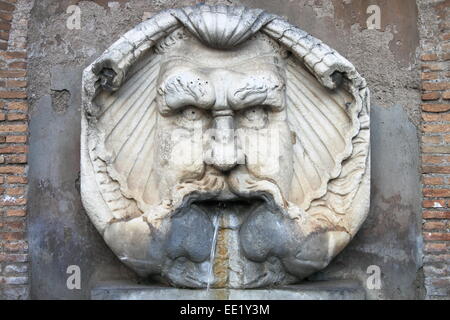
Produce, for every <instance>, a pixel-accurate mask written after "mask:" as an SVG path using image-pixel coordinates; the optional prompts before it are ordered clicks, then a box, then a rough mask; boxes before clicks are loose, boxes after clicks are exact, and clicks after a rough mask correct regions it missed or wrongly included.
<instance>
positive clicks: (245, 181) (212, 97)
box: [81, 6, 370, 288]
mask: <svg viewBox="0 0 450 320" xmlns="http://www.w3.org/2000/svg"><path fill="white" fill-rule="evenodd" d="M368 150H369V94H368V89H367V88H366V85H365V81H364V79H363V78H361V77H360V76H359V74H358V73H357V72H356V70H355V68H354V67H353V65H352V64H351V63H350V62H348V61H347V60H346V59H345V58H343V57H342V56H340V55H339V54H338V53H337V52H335V51H334V50H332V49H331V48H329V47H328V46H326V45H325V44H323V43H322V42H320V41H319V40H317V39H315V38H313V37H311V36H310V35H308V34H306V33H305V32H303V31H302V30H300V29H298V28H297V27H295V26H292V25H290V24H289V23H287V22H286V21H284V20H283V19H281V18H279V17H277V16H274V15H270V14H267V13H265V12H263V11H261V10H257V9H246V8H243V7H226V6H196V7H187V8H181V9H173V10H167V11H163V12H161V13H159V14H157V15H156V16H154V17H153V18H151V19H149V20H147V21H145V22H143V23H141V24H140V25H138V26H137V27H136V28H135V29H133V30H131V31H129V32H128V33H126V34H125V35H124V36H123V37H122V38H121V39H119V40H118V41H117V42H116V43H115V44H114V45H112V46H111V47H110V48H109V49H108V50H107V51H106V52H105V53H104V54H103V55H102V56H101V57H100V58H98V59H97V60H96V61H95V62H94V63H93V64H92V65H91V66H89V67H88V68H87V69H86V70H85V72H84V76H83V112H82V137H81V195H82V199H83V204H84V206H85V208H86V211H87V213H88V215H89V217H90V218H91V220H92V222H93V223H94V225H95V226H96V228H97V229H98V230H99V232H100V233H101V234H102V236H103V237H104V239H105V241H106V242H107V244H108V245H109V246H110V247H111V249H112V250H113V251H114V252H115V253H116V255H117V256H118V257H119V258H120V259H121V260H122V261H123V262H124V263H125V264H126V265H128V266H130V267H131V268H133V269H134V270H135V271H137V272H138V274H140V275H141V276H145V277H148V276H156V277H159V278H161V280H164V281H167V282H169V283H170V284H172V285H174V286H187V287H195V288H202V287H206V286H208V285H211V286H212V287H217V288H222V287H225V288H257V287H264V286H268V285H274V284H288V283H294V282H296V281H298V280H299V279H302V278H304V277H307V276H309V275H310V274H312V273H314V272H315V271H317V270H320V269H322V268H324V267H326V266H327V265H328V263H329V262H330V261H331V259H332V258H333V257H334V256H335V255H336V254H338V253H339V252H340V251H341V250H342V249H343V248H344V247H345V245H346V244H347V243H348V242H349V241H350V240H351V238H352V237H353V236H354V235H355V233H356V232H357V230H358V229H359V227H360V226H361V224H362V222H363V221H364V219H365V217H366V216H367V212H368V208H369V188H370V187H369V180H370V168H369V151H368ZM212 253H214V256H212Z"/></svg>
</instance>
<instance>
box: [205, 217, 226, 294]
mask: <svg viewBox="0 0 450 320" xmlns="http://www.w3.org/2000/svg"><path fill="white" fill-rule="evenodd" d="M221 218H222V214H220V213H218V214H216V215H215V216H214V218H213V226H214V235H213V239H212V244H211V254H210V255H209V269H208V283H207V285H206V291H209V287H210V285H211V282H212V281H213V280H214V259H215V256H216V244H217V234H218V232H219V227H220V222H221V220H222V219H221Z"/></svg>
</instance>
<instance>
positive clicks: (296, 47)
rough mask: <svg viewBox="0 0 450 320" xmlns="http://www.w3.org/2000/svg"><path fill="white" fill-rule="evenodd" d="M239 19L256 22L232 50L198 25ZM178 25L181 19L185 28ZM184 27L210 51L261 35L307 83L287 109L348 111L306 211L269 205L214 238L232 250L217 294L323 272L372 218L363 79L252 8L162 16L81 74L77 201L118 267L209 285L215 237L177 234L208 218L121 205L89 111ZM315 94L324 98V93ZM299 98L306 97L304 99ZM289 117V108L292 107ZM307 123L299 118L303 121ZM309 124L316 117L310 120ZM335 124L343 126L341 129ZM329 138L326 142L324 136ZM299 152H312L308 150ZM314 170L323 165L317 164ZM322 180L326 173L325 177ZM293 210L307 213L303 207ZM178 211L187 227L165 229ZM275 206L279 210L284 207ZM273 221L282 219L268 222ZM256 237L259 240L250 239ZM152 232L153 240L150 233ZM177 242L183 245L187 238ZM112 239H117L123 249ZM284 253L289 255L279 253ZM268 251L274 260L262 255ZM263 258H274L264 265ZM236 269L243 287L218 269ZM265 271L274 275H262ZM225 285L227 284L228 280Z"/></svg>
mask: <svg viewBox="0 0 450 320" xmlns="http://www.w3.org/2000/svg"><path fill="white" fill-rule="evenodd" d="M236 12H241V13H242V16H241V18H243V19H248V21H249V22H252V23H248V24H247V25H251V26H253V27H250V28H249V29H246V30H244V31H242V30H240V32H242V34H241V36H240V37H237V38H236V39H240V40H239V41H238V40H233V41H231V42H229V41H228V40H227V41H228V42H227V41H225V40H223V39H230V38H229V37H223V38H220V39H222V40H220V39H219V38H213V39H211V36H210V34H211V32H216V33H217V32H218V31H217V29H214V28H212V29H211V28H206V29H204V28H202V23H204V22H205V21H211V19H213V20H214V17H216V16H217V15H218V14H220V15H223V14H225V15H226V14H231V15H232V16H233V19H235V17H236ZM174 17H176V18H174ZM180 17H184V18H183V19H184V20H183V19H181V18H180ZM189 17H191V18H192V19H191V20H189V21H190V22H189V23H190V25H189V24H188V23H187V21H188V20H186V19H188V18H189ZM202 17H203V18H202ZM264 17H265V18H264ZM202 19H203V20H202ZM246 21H247V20H246ZM180 23H181V24H183V25H184V26H185V27H186V28H188V29H189V30H190V31H191V32H192V33H194V35H196V36H197V37H199V38H200V39H201V40H202V41H203V42H205V41H206V42H208V41H210V43H211V44H212V45H213V46H215V47H227V46H234V45H236V44H238V43H244V42H245V41H246V40H248V39H249V37H250V36H251V35H252V34H254V33H255V32H258V31H261V32H263V33H265V34H267V35H268V36H269V37H272V38H274V39H276V40H277V41H278V42H279V43H281V44H282V45H283V46H286V47H287V48H289V49H290V50H291V52H292V53H293V58H291V60H290V61H291V62H290V65H289V66H288V69H289V68H290V69H291V71H292V72H290V73H289V74H290V75H291V80H293V79H294V78H297V79H298V78H299V77H301V78H302V79H307V81H304V82H303V83H302V81H297V83H296V86H297V87H290V88H289V87H288V88H287V90H288V95H289V94H291V102H290V104H291V106H294V105H297V104H298V103H303V104H305V105H307V106H308V108H309V109H308V110H313V109H312V107H313V106H322V105H321V104H320V100H321V98H326V99H325V100H327V99H328V104H327V103H324V102H323V101H322V102H321V103H322V104H323V105H325V106H326V105H330V104H329V102H330V101H331V100H336V99H337V100H338V101H339V102H338V103H337V105H338V107H340V108H342V110H343V111H335V112H341V113H342V112H344V113H345V114H346V115H347V116H348V117H349V119H348V120H346V121H348V123H349V128H348V129H347V130H346V131H345V139H346V140H347V141H348V143H347V144H344V145H343V146H344V148H343V149H342V150H341V151H340V152H338V153H336V154H335V155H334V156H333V160H334V161H333V162H335V163H336V165H333V166H330V167H329V171H328V172H329V173H328V174H327V177H326V178H324V179H323V180H321V181H322V182H321V186H320V187H319V188H316V189H315V190H316V191H314V192H306V193H305V195H308V196H309V200H307V201H306V202H304V199H305V197H302V198H301V199H303V200H302V201H300V200H298V199H300V198H299V197H297V198H295V197H293V198H289V200H292V199H297V200H292V201H294V202H288V203H287V204H286V205H285V206H284V215H283V214H277V213H275V214H273V213H271V210H270V209H268V207H267V206H258V207H257V208H256V209H255V208H253V209H252V210H244V212H245V215H243V216H252V217H253V218H252V219H247V220H245V221H241V223H240V224H239V226H240V227H239V231H236V232H235V231H230V232H223V233H222V234H221V235H220V237H219V238H220V239H222V240H221V241H219V244H218V246H219V248H218V249H219V251H220V250H221V248H222V249H223V244H224V243H228V248H232V250H228V251H227V250H225V251H226V252H222V253H221V254H219V256H221V259H222V261H223V262H222V263H215V266H214V269H217V270H214V272H215V275H222V276H218V279H216V280H217V281H216V283H217V285H218V286H225V287H226V286H229V287H261V286H267V285H273V284H280V283H292V282H295V281H297V280H298V279H302V278H304V277H305V276H308V275H309V274H311V273H312V272H314V271H316V270H319V269H321V268H323V267H325V266H326V265H327V264H328V263H329V261H330V260H331V258H332V257H333V256H335V255H336V254H337V253H338V252H339V251H340V250H342V248H343V247H344V246H345V245H346V244H347V243H348V241H349V240H350V239H351V237H352V236H353V235H354V234H355V233H356V231H357V230H358V228H359V226H360V225H361V223H362V222H363V221H364V219H365V217H366V215H367V212H368V205H369V172H370V170H368V168H369V162H368V161H369V155H368V146H369V114H368V104H369V98H368V90H367V89H366V88H365V82H364V79H362V78H361V77H360V76H359V74H358V73H357V72H356V71H355V69H354V67H353V66H352V65H351V64H350V63H349V62H348V61H347V60H345V59H344V58H342V57H341V56H340V55H339V54H338V53H336V52H335V51H334V50H332V49H330V48H328V47H327V46H326V45H324V44H322V43H321V42H320V41H319V40H317V39H314V38H313V37H311V36H310V35H307V34H305V33H304V32H303V31H301V30H300V29H298V28H296V27H294V26H292V25H289V24H288V23H287V22H285V21H283V20H282V19H280V18H278V17H276V16H273V15H268V14H265V13H264V12H261V11H260V10H257V11H254V12H252V10H251V9H242V8H240V9H239V8H234V9H230V8H227V7H225V9H224V8H222V7H219V6H218V7H209V6H196V7H193V8H188V9H187V8H184V9H173V10H168V11H165V12H162V13H160V14H158V15H156V16H155V17H154V18H152V19H150V20H148V21H146V22H144V23H142V24H141V25H139V26H138V27H136V28H135V29H133V30H132V31H130V32H128V33H127V34H125V35H124V37H122V38H121V39H119V40H118V41H117V42H116V43H115V44H114V45H113V46H112V47H111V48H110V49H108V51H107V52H105V54H104V55H102V56H101V57H100V58H99V59H97V60H96V61H95V62H94V63H93V64H92V65H91V66H90V67H88V68H87V69H86V70H85V73H84V77H83V86H84V91H83V93H84V96H83V107H84V112H83V113H82V117H83V118H82V150H81V151H82V159H81V160H82V161H81V192H82V198H83V204H84V205H85V208H86V210H87V212H88V214H89V216H90V218H91V220H92V221H93V223H94V224H95V225H96V227H97V229H98V230H99V231H100V232H101V233H102V235H103V236H104V238H105V240H106V242H107V243H108V244H109V245H110V247H111V248H112V249H113V251H114V252H116V254H117V255H118V256H119V258H121V259H122V260H123V261H124V262H125V263H126V264H127V265H129V266H130V267H132V268H133V269H135V270H136V271H137V272H138V273H140V274H141V275H143V276H148V275H154V274H157V275H162V276H163V277H165V278H166V279H168V280H169V282H171V283H172V284H173V285H176V286H191V287H204V286H205V284H206V282H205V277H204V276H205V271H204V269H206V265H207V263H205V256H207V255H208V253H210V252H211V250H210V248H208V247H205V246H204V243H205V242H206V243H210V241H209V240H208V239H210V238H211V235H210V234H209V233H208V232H206V234H205V235H204V236H205V239H203V241H201V240H202V238H194V239H193V242H189V241H185V242H184V243H183V241H181V242H180V239H181V240H186V239H188V238H189V228H188V229H183V226H189V225H191V226H192V228H195V227H196V226H198V225H202V224H205V226H204V228H203V229H204V230H208V228H210V225H209V224H208V218H206V219H205V218H198V219H197V220H196V219H194V218H195V217H202V211H204V208H197V209H195V206H189V207H186V206H183V204H185V203H186V202H185V201H184V200H186V199H189V198H186V199H185V198H184V197H179V200H178V201H175V202H173V199H171V200H170V201H172V202H164V201H163V202H162V203H157V202H155V203H150V204H149V205H148V206H147V207H145V208H143V207H142V206H139V205H136V201H135V200H133V197H132V195H131V197H130V194H126V197H124V194H123V192H122V187H123V186H122V185H121V182H120V181H118V180H116V179H114V176H110V173H111V169H110V168H109V166H110V165H111V163H110V162H111V161H110V159H105V158H103V159H102V157H101V156H100V157H98V156H97V155H98V151H99V150H100V149H101V146H100V145H99V142H100V141H101V139H100V140H99V136H98V135H97V133H96V129H95V128H96V125H97V120H98V119H99V118H100V117H101V114H102V109H99V105H98V104H97V105H96V104H95V102H94V98H95V97H96V96H97V94H98V93H99V92H101V89H102V88H103V89H105V90H108V91H113V92H114V91H116V92H120V90H121V89H120V88H122V86H125V85H126V84H127V83H128V82H130V80H129V79H131V78H130V74H132V73H133V72H131V73H130V70H136V69H137V68H136V66H135V63H138V62H139V59H140V58H142V57H143V56H144V53H146V52H148V49H149V48H151V47H152V46H153V45H155V44H156V42H157V41H158V39H160V38H161V37H163V36H165V35H168V34H170V33H171V32H172V31H173V30H175V29H177V28H178V27H179V26H180ZM205 25H208V24H205ZM255 26H256V27H255ZM211 30H215V31H211ZM249 30H250V31H251V32H250V31H249ZM222 31H223V33H221V34H226V33H227V32H229V31H227V30H222ZM149 63H151V62H149ZM156 64H157V62H156V63H155V65H156ZM144 65H145V64H144ZM303 66H306V68H308V69H309V71H310V72H311V73H312V74H313V75H314V76H315V77H316V79H317V80H318V81H319V83H321V84H322V86H323V87H322V86H321V85H319V83H317V84H314V81H316V80H315V79H314V78H312V77H311V78H308V76H310V74H309V73H308V72H306V73H304V72H303V73H302V72H300V74H296V73H295V72H294V71H295V70H297V69H299V70H302V68H303ZM288 78H289V76H288ZM99 79H100V80H101V81H100V83H101V85H102V86H101V87H99V86H98V81H97V80H99ZM125 79H126V80H125ZM124 81H125V82H124ZM340 82H342V88H344V89H345V92H347V93H346V94H345V93H344V90H343V89H341V88H339V87H340V86H341V84H340ZM291 83H294V81H291ZM302 85H303V86H302ZM299 86H300V87H299ZM321 87H322V90H323V91H320V90H321ZM337 87H338V88H337ZM324 88H330V89H335V88H337V89H336V90H337V91H338V93H337V94H335V95H334V96H333V95H332V93H331V92H329V91H326V90H327V89H324ZM302 90H303V91H304V92H306V91H308V92H313V94H311V93H310V94H309V95H310V97H312V96H314V95H317V93H319V94H320V96H319V99H318V100H319V101H317V100H314V101H312V98H311V99H309V102H307V101H301V98H302V97H298V96H297V97H294V95H293V92H295V91H302ZM113 94H114V93H113ZM304 96H306V97H307V96H308V95H307V94H306V95H304ZM304 96H303V97H304ZM339 97H341V98H342V97H344V98H342V99H343V100H342V101H341V100H339V99H338V98H339ZM348 98H350V101H347V100H345V99H348ZM299 99H300V100H299ZM150 100H151V99H150ZM322 100H323V99H322ZM344 100H345V101H344ZM347 103H348V104H347ZM153 107H155V106H153ZM290 110H294V109H293V108H292V107H291V108H290ZM305 110H306V109H305ZM335 110H339V109H335ZM303 111H304V110H303ZM318 112H320V108H318V110H317V111H315V114H318ZM332 113H333V112H332ZM290 115H291V117H290V118H296V117H300V116H302V115H301V111H300V112H297V113H292V111H291V112H290ZM303 117H305V116H304V115H303ZM288 118H289V117H288ZM311 118H314V114H313V115H312V116H311ZM305 119H306V120H307V119H308V118H305ZM292 120H293V119H292ZM292 120H291V122H290V123H289V124H290V126H291V128H293V129H294V132H295V133H296V136H297V137H298V138H300V139H302V138H303V137H305V135H306V134H307V132H305V131H301V130H300V131H297V130H296V129H298V128H299V126H298V124H294V123H293V122H292ZM316 120H317V119H316ZM342 121H343V120H341V122H342ZM331 122H332V121H331ZM334 123H336V124H337V125H339V122H338V121H335V122H334ZM343 123H344V122H343ZM344 124H345V123H344ZM325 136H326V135H322V137H325ZM320 139H321V140H320ZM320 139H319V141H322V143H323V141H324V140H323V139H322V138H320ZM345 139H344V140H345ZM310 148H311V147H310ZM303 150H307V151H308V147H306V149H305V148H304V149H303ZM311 150H312V149H311ZM297 152H299V151H297ZM318 160H320V159H318ZM297 163H304V161H302V160H301V159H300V160H297ZM316 163H320V162H317V161H316ZM310 168H311V167H310ZM316 170H317V169H316ZM322 171H323V172H327V170H322ZM330 179H331V181H330ZM299 184H300V181H299ZM296 189H297V188H295V187H294V188H293V192H291V193H295V192H296ZM191 193H192V190H191V191H189V192H187V193H182V195H190V194H191ZM295 201H297V202H301V203H303V204H302V205H300V203H295ZM111 206H113V207H111ZM180 206H181V207H183V208H184V209H183V210H185V211H190V212H191V214H186V213H185V214H183V215H182V217H184V219H188V220H189V221H181V222H180V223H172V224H170V223H169V222H168V221H170V217H171V213H172V212H173V210H174V209H175V208H179V207H180ZM279 207H280V208H283V205H280V206H279ZM258 208H259V209H258ZM143 209H144V210H143ZM149 213H151V214H149ZM230 217H231V215H230ZM235 218H236V217H235ZM230 219H231V218H230ZM236 219H238V218H236ZM273 219H275V220H277V219H281V220H280V221H274V220H273ZM191 220H192V221H191ZM285 221H287V222H285ZM252 223H253V225H252ZM271 225H272V226H275V225H281V226H282V227H281V228H288V230H291V231H286V230H284V231H282V230H281V229H280V230H281V233H280V236H278V237H277V236H275V235H274V234H273V232H274V229H273V228H272V230H268V231H264V230H262V229H263V227H268V226H269V227H270V226H271ZM180 228H181V229H180ZM175 229H176V230H175ZM275 229H276V228H275ZM183 230H184V231H183ZM253 230H259V231H261V232H258V233H255V232H254V231H253ZM155 231H157V232H156V233H155ZM186 232H187V233H186ZM238 233H239V235H238V236H237V234H238ZM158 234H159V235H164V234H165V235H171V236H169V238H166V237H164V236H158ZM183 234H185V235H186V236H184V237H183V236H182V235H183ZM284 234H291V235H294V237H293V238H291V239H284V238H283V236H282V235H284ZM255 236H256V237H257V236H265V237H266V238H267V239H269V238H270V239H273V238H279V239H280V240H283V239H284V240H286V241H287V242H289V243H288V244H286V243H284V244H280V245H278V246H277V245H275V244H274V243H271V242H270V243H271V244H273V246H272V247H271V248H264V244H267V243H268V242H267V240H262V241H259V240H255V239H256V238H255ZM233 237H234V240H233ZM236 237H240V240H239V241H238V242H236V241H237V240H236ZM117 239H120V241H118V240H117ZM233 241H234V242H233ZM239 242H240V244H239ZM256 243H262V244H263V245H262V247H261V246H260V245H257V246H256V247H255V244H256ZM184 244H186V245H188V246H189V245H191V246H192V248H190V249H189V250H188V251H189V252H188V255H189V256H190V260H189V261H185V260H183V259H182V261H181V262H180V260H179V257H183V256H185V255H186V253H182V254H180V253H179V252H178V251H179V250H180V248H181V249H182V247H183V245H184ZM221 246H222V247H221ZM225 247H226V246H225ZM276 248H278V249H276ZM288 249H289V250H291V251H292V252H289V253H286V252H282V251H283V250H288ZM177 250H178V251H177ZM279 250H281V251H279ZM289 250H288V251H289ZM222 251H223V250H222ZM262 252H266V254H262V255H261V253H262ZM268 252H270V254H267V253H268ZM274 252H275V253H274ZM166 255H168V256H169V261H170V265H167V264H165V265H164V263H165V262H162V261H166V260H164V259H166V258H165V256H166ZM269 256H270V257H275V258H273V259H269V258H268V257H269ZM170 257H171V258H170ZM237 257H239V258H237ZM233 259H234V260H233ZM224 261H227V262H224ZM230 261H231V262H230ZM242 261H245V263H246V264H247V265H249V267H248V268H247V270H241V271H240V272H241V273H242V272H244V273H245V275H244V277H241V278H239V273H240V272H239V271H238V272H234V271H233V272H234V274H233V272H231V273H230V272H229V273H228V274H226V272H225V273H224V271H223V270H220V269H221V268H223V267H224V263H227V264H228V267H226V268H229V269H231V270H232V269H233V267H232V265H233V263H234V266H237V265H239V264H241V263H242ZM234 268H235V267H234ZM244 269H245V268H244ZM268 270H269V271H271V272H268ZM223 274H226V275H225V276H224V275H223ZM264 274H266V275H267V274H270V276H266V278H264V277H261V275H264ZM199 275H201V276H199ZM227 277H228V279H226V280H224V278H227ZM232 277H235V279H234V280H232V279H231V280H230V279H229V278H232ZM236 277H237V278H236Z"/></svg>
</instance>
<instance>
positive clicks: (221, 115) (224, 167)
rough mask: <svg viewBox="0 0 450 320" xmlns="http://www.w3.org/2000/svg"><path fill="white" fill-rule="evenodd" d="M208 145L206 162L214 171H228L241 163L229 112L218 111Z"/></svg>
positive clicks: (241, 158)
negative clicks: (209, 145) (209, 146)
mask: <svg viewBox="0 0 450 320" xmlns="http://www.w3.org/2000/svg"><path fill="white" fill-rule="evenodd" d="M210 144H211V148H210V151H209V155H208V156H207V161H206V162H207V163H208V164H210V165H212V166H213V167H215V168H216V169H218V170H220V171H229V170H231V169H233V168H234V167H235V166H236V165H238V164H240V163H242V160H243V156H242V152H241V150H240V149H239V148H238V147H237V144H236V137H235V131H234V121H233V116H232V114H231V110H230V111H222V112H220V111H219V112H217V113H216V114H215V117H214V124H213V134H212V136H211V141H210Z"/></svg>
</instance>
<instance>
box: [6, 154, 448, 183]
mask: <svg viewBox="0 0 450 320" xmlns="http://www.w3.org/2000/svg"><path fill="white" fill-rule="evenodd" d="M6 161H8V160H7V159H6ZM444 183H445V179H444V178H442V177H424V178H423V184H430V185H442V184H444Z"/></svg>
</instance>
